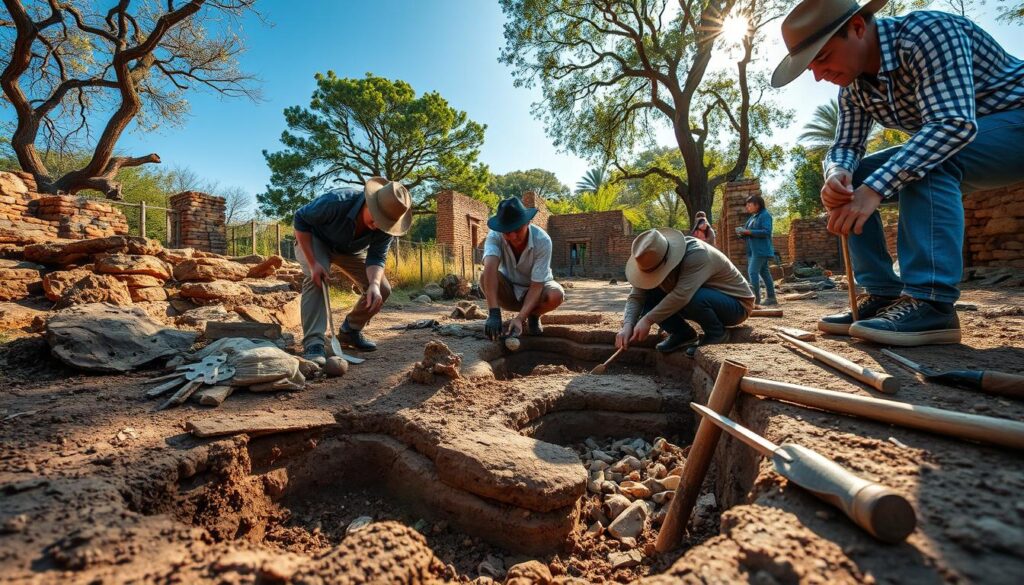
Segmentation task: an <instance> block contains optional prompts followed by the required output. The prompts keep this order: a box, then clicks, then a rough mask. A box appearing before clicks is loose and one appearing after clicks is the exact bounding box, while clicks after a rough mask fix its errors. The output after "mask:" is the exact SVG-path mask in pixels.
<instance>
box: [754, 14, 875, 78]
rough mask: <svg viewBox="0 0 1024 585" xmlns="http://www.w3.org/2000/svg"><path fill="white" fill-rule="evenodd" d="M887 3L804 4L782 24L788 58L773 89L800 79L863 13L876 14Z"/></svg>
mask: <svg viewBox="0 0 1024 585" xmlns="http://www.w3.org/2000/svg"><path fill="white" fill-rule="evenodd" d="M886 2H888V0H804V1H803V2H801V3H800V4H797V5H796V7H795V8H793V11H792V12H790V13H789V15H787V16H786V20H783V21H782V40H783V41H785V43H786V48H787V49H789V54H788V55H786V57H785V58H784V59H783V60H782V63H779V66H778V67H776V68H775V73H773V74H772V87H782V86H784V85H787V84H788V83H790V82H791V81H793V80H794V79H796V78H797V77H800V74H802V73H803V72H804V71H807V66H808V65H810V64H811V61H813V60H814V58H815V57H817V56H818V53H819V52H820V51H821V48H822V47H824V46H825V43H827V42H828V41H829V39H831V38H832V35H834V34H836V33H837V32H839V30H840V29H842V28H843V27H844V26H846V23H847V22H848V21H849V20H850V19H851V18H853V17H854V16H856V15H857V14H858V13H860V12H870V13H872V14H874V13H875V12H878V10H879V9H880V8H882V7H883V6H885V4H886Z"/></svg>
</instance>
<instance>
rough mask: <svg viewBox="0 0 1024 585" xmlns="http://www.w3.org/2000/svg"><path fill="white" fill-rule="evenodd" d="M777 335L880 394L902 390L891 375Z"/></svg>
mask: <svg viewBox="0 0 1024 585" xmlns="http://www.w3.org/2000/svg"><path fill="white" fill-rule="evenodd" d="M777 335H778V336H779V337H781V338H782V339H784V340H786V341H788V342H790V343H792V344H793V345H795V346H797V347H799V348H800V349H802V350H804V351H806V352H807V353H809V354H811V355H812V356H814V359H816V360H818V361H821V362H824V363H826V364H828V365H830V366H832V367H833V368H835V369H837V370H839V371H840V372H843V373H845V374H849V375H851V376H853V377H854V378H856V379H858V380H860V381H861V382H864V383H865V384H867V385H869V386H871V387H872V388H874V389H875V390H878V391H879V392H885V393H886V394H895V393H896V392H897V391H898V390H899V389H900V381H899V380H897V379H896V378H894V377H892V376H890V375H889V374H882V373H880V372H876V371H874V370H872V369H869V368H865V367H864V366H860V365H857V364H855V363H853V362H851V361H850V360H848V359H846V358H844V357H842V356H840V355H836V354H834V353H832V352H830V351H825V350H824V349H821V348H820V347H817V346H814V345H811V344H810V343H804V342H803V341H800V340H799V339H797V338H795V337H790V336H789V335H786V334H785V333H782V332H779V333H777Z"/></svg>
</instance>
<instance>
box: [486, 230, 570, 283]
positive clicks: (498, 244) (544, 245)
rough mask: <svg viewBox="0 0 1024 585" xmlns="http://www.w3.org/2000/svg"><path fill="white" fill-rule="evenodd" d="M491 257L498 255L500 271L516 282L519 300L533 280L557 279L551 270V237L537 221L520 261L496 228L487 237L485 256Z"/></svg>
mask: <svg viewBox="0 0 1024 585" xmlns="http://www.w3.org/2000/svg"><path fill="white" fill-rule="evenodd" d="M488 256H497V257H498V271H499V272H501V273H502V274H504V275H505V276H506V277H507V278H508V279H509V280H510V281H511V282H512V290H513V291H515V294H516V299H517V300H522V298H523V297H524V296H526V291H527V289H529V288H530V284H531V283H533V282H549V281H551V280H554V279H555V277H554V275H553V274H552V273H551V238H550V237H549V236H548V234H547V232H545V231H544V230H542V229H541V228H539V227H537V226H535V225H533V224H530V235H529V236H528V238H527V240H526V248H525V249H524V250H523V253H522V254H520V256H519V260H516V255H515V254H514V253H513V252H512V246H509V244H508V242H506V241H505V238H503V237H501V232H496V231H493V230H492V231H491V232H490V233H488V234H487V239H486V240H484V258H487V257H488Z"/></svg>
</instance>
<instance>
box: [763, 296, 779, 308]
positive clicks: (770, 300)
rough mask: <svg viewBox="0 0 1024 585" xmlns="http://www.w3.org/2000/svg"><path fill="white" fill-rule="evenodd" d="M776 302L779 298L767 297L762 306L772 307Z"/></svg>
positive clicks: (777, 302)
mask: <svg viewBox="0 0 1024 585" xmlns="http://www.w3.org/2000/svg"><path fill="white" fill-rule="evenodd" d="M778 304H779V299H777V298H775V297H768V299H767V300H765V302H764V306H766V307H774V306H776V305H778Z"/></svg>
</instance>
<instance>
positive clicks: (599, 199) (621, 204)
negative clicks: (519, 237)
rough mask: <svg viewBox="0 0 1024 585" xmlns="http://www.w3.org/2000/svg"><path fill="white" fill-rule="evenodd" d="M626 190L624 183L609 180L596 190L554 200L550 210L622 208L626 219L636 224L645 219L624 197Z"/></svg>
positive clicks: (590, 210) (611, 209)
mask: <svg viewBox="0 0 1024 585" xmlns="http://www.w3.org/2000/svg"><path fill="white" fill-rule="evenodd" d="M625 190H626V186H625V185H624V184H622V183H616V182H607V183H605V184H603V185H601V186H600V187H599V188H598V189H597V190H596V191H580V192H578V193H576V194H574V195H572V196H571V197H567V198H565V199H563V200H562V201H556V202H553V203H552V204H551V205H549V206H548V210H549V211H550V212H551V213H553V214H554V215H564V214H567V213H594V212H598V211H617V210H622V212H623V215H625V216H626V219H628V220H629V221H630V223H632V224H634V225H636V224H637V223H639V222H642V221H643V219H644V218H643V214H641V213H640V212H639V211H638V210H637V209H635V208H633V207H631V206H630V204H629V203H628V202H627V201H626V200H625V199H624V197H623V195H624V193H625Z"/></svg>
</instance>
